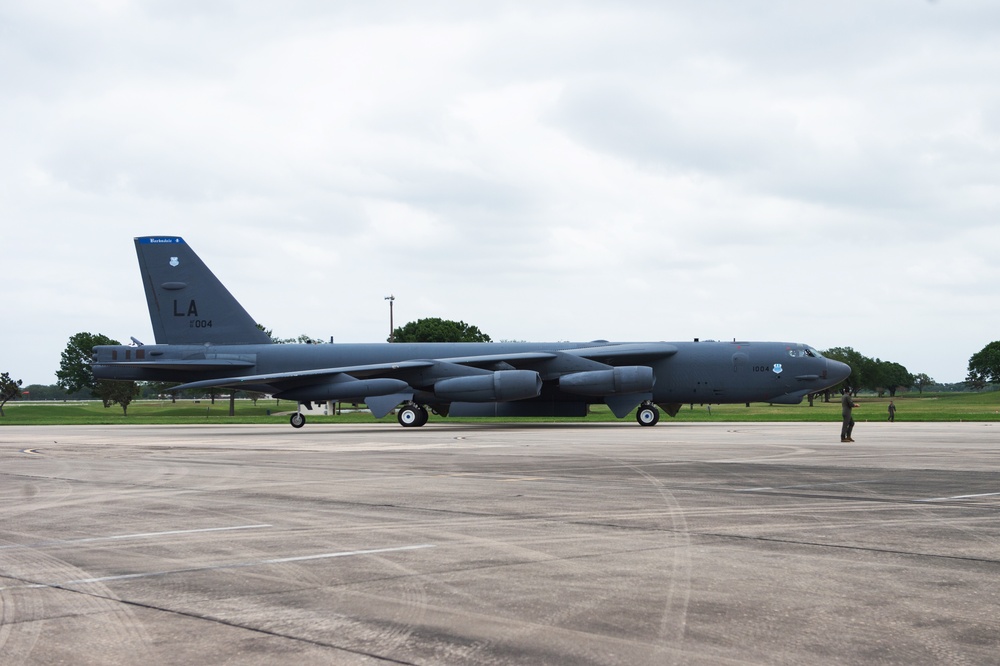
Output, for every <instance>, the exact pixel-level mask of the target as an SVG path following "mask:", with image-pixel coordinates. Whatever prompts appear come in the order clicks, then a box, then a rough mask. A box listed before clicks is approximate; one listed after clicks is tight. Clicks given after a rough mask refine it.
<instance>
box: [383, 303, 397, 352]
mask: <svg viewBox="0 0 1000 666" xmlns="http://www.w3.org/2000/svg"><path fill="white" fill-rule="evenodd" d="M385 300H387V301H389V342H395V341H396V329H395V327H394V326H393V324H392V302H393V301H395V300H396V297H395V296H393V295H392V294H389V295H388V296H386V297H385Z"/></svg>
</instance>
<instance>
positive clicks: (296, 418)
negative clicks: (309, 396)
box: [288, 412, 306, 428]
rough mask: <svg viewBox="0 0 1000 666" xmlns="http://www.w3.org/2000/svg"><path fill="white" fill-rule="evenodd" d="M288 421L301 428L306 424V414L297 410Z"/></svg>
mask: <svg viewBox="0 0 1000 666" xmlns="http://www.w3.org/2000/svg"><path fill="white" fill-rule="evenodd" d="M288 422H289V423H291V424H292V427H293V428H301V427H302V426H304V425H305V424H306V416H305V414H301V413H299V412H295V413H294V414H292V418H290V419H289V420H288Z"/></svg>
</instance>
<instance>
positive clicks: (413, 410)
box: [396, 404, 427, 428]
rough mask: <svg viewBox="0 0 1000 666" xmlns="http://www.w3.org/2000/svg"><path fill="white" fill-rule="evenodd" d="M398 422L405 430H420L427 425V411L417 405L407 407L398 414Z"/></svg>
mask: <svg viewBox="0 0 1000 666" xmlns="http://www.w3.org/2000/svg"><path fill="white" fill-rule="evenodd" d="M396 420H397V421H399V425H401V426H403V427H404V428H419V427H420V426H422V425H424V424H425V423H427V410H426V409H424V408H423V407H421V406H420V405H416V404H411V405H406V406H405V407H402V408H401V409H400V410H399V412H398V413H397V414H396Z"/></svg>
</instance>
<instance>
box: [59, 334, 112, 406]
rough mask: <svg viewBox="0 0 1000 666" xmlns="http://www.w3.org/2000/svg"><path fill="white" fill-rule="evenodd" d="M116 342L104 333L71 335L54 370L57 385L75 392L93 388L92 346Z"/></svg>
mask: <svg viewBox="0 0 1000 666" xmlns="http://www.w3.org/2000/svg"><path fill="white" fill-rule="evenodd" d="M118 344H121V343H120V342H118V341H117V340H112V339H111V338H109V337H108V336H106V335H100V334H97V335H95V334H93V333H77V334H76V335H73V336H71V337H70V339H69V343H68V344H67V345H66V349H65V350H63V353H62V360H61V361H60V363H59V370H57V371H56V379H57V380H58V381H57V383H58V384H59V386H61V387H63V388H64V389H66V390H67V391H69V392H70V393H76V392H77V391H82V390H83V389H90V390H94V389H95V388H96V387H97V385H96V383H95V381H94V371H93V370H92V369H91V367H90V361H91V359H92V357H93V354H94V351H93V349H94V347H96V346H97V345H118Z"/></svg>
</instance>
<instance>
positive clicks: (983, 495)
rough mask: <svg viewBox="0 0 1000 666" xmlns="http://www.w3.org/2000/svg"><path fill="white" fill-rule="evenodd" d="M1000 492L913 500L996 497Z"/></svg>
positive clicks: (932, 500)
mask: <svg viewBox="0 0 1000 666" xmlns="http://www.w3.org/2000/svg"><path fill="white" fill-rule="evenodd" d="M997 495H1000V493H979V494H976V495H953V496H951V497H932V498H930V499H918V500H913V501H914V502H947V501H948V500H961V499H972V498H974V497H996V496H997Z"/></svg>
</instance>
